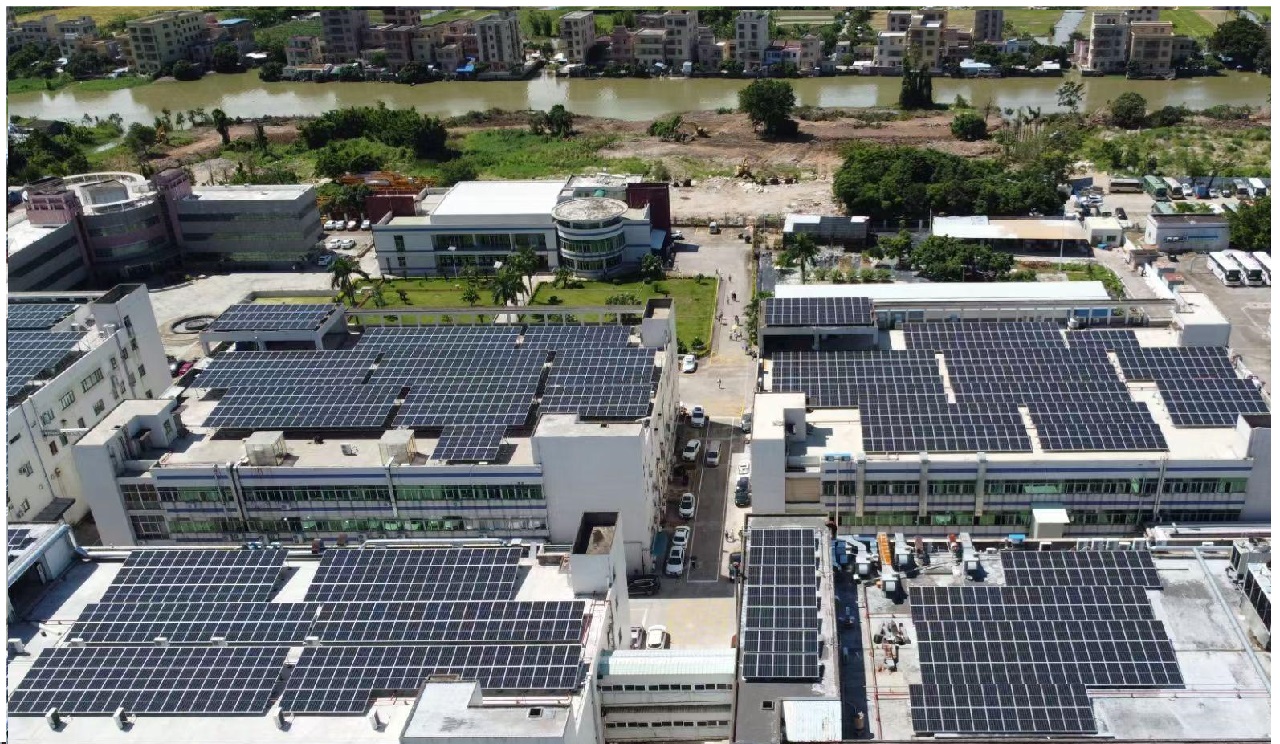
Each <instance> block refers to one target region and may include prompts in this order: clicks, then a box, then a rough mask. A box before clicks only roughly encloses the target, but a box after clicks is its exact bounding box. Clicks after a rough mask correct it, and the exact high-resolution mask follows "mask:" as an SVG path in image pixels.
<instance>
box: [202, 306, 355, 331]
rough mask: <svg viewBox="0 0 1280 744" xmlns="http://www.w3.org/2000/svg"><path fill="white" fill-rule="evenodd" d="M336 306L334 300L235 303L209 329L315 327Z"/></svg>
mask: <svg viewBox="0 0 1280 744" xmlns="http://www.w3.org/2000/svg"><path fill="white" fill-rule="evenodd" d="M337 310H338V306H337V305H335V304H332V303H330V304H324V305H286V304H281V305H269V304H259V303H248V302H246V303H238V304H235V305H232V306H231V307H229V308H227V309H226V310H225V311H224V312H223V313H222V315H219V316H218V317H217V319H216V320H214V321H213V323H211V324H209V329H208V330H210V331H315V330H319V328H320V327H321V326H322V325H324V323H325V321H326V320H328V319H329V317H330V316H332V315H333V313H334V312H336V311H337Z"/></svg>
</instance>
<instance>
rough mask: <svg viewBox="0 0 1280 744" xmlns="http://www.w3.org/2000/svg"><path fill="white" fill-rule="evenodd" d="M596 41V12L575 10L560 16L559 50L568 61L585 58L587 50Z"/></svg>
mask: <svg viewBox="0 0 1280 744" xmlns="http://www.w3.org/2000/svg"><path fill="white" fill-rule="evenodd" d="M595 43H596V14H595V13H593V12H591V11H589V10H575V11H573V12H570V13H565V14H564V15H562V16H560V52H561V53H563V54H564V58H565V59H566V60H568V61H569V62H574V63H581V62H585V61H586V60H587V52H588V51H590V49H591V47H592V46H594V45H595Z"/></svg>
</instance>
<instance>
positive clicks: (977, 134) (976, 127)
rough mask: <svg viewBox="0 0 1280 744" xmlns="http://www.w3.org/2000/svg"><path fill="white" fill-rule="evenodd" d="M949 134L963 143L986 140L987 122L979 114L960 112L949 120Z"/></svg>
mask: <svg viewBox="0 0 1280 744" xmlns="http://www.w3.org/2000/svg"><path fill="white" fill-rule="evenodd" d="M951 134H952V135H953V136H954V137H955V138H956V139H959V140H964V141H965V142H976V141H978V140H983V139H986V138H987V122H986V120H985V119H983V118H982V115H981V114H976V113H973V112H971V111H962V112H960V113H958V114H956V115H955V118H954V119H952V120H951Z"/></svg>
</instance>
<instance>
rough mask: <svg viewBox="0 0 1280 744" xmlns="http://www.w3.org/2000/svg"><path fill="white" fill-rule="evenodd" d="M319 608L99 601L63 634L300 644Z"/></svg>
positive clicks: (91, 638) (100, 639)
mask: <svg viewBox="0 0 1280 744" xmlns="http://www.w3.org/2000/svg"><path fill="white" fill-rule="evenodd" d="M319 609H320V606H319V605H316V604H310V603H306V602H184V601H175V602H142V603H132V602H99V603H97V604H91V605H89V606H87V607H86V608H85V609H84V611H83V612H81V613H80V617H79V619H78V620H77V621H76V624H75V626H74V627H72V629H71V630H70V631H69V632H68V633H67V637H68V638H79V639H81V640H83V641H84V642H86V643H121V644H134V645H138V644H147V643H151V642H152V641H154V640H155V639H156V638H160V637H163V638H166V639H168V641H169V643H203V644H207V643H209V641H210V639H212V638H215V637H216V638H222V639H224V640H225V641H226V642H227V643H252V644H255V645H289V644H299V643H302V642H303V641H304V640H305V639H306V636H307V628H308V627H309V626H310V625H311V622H312V620H314V619H315V616H316V613H317V612H318V611H319Z"/></svg>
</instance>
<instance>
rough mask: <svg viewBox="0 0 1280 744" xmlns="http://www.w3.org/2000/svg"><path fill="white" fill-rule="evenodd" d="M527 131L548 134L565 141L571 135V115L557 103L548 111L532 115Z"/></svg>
mask: <svg viewBox="0 0 1280 744" xmlns="http://www.w3.org/2000/svg"><path fill="white" fill-rule="evenodd" d="M529 129H530V130H531V131H532V132H533V133H534V134H548V135H551V136H552V137H558V138H560V139H566V138H568V137H571V136H572V135H573V114H572V113H570V112H569V110H568V109H566V108H565V107H564V106H562V105H560V104H558V103H557V104H556V105H554V106H552V107H551V110H550V111H538V112H536V113H534V115H533V117H532V120H531V121H530V122H529Z"/></svg>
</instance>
